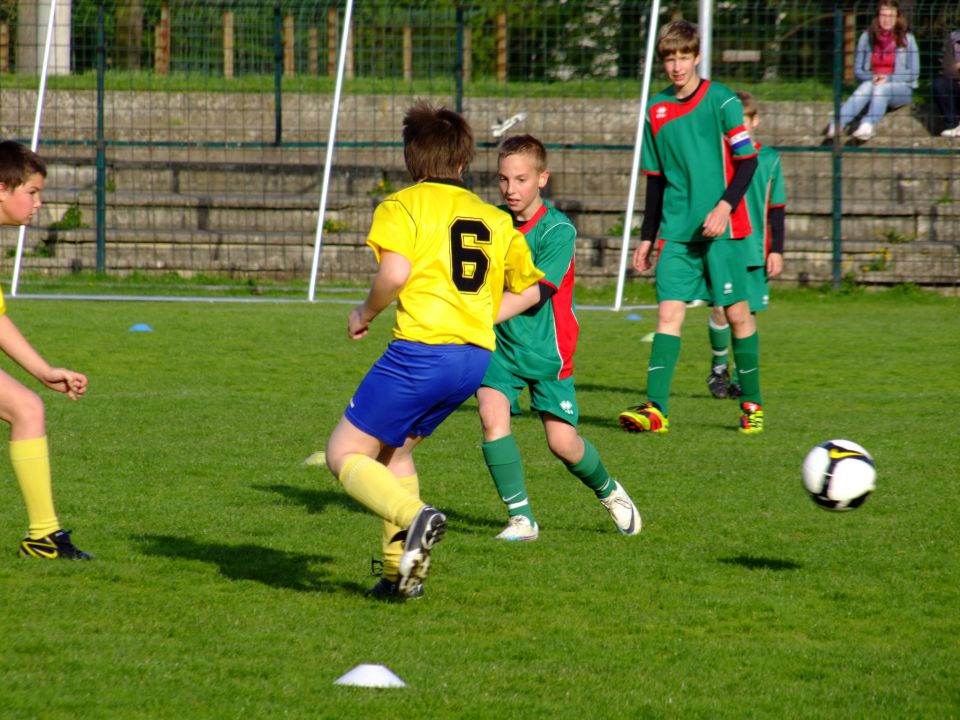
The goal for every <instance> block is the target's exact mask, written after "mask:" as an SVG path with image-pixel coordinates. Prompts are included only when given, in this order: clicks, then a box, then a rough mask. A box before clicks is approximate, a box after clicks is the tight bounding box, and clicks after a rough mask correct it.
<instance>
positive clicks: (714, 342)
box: [707, 317, 731, 368]
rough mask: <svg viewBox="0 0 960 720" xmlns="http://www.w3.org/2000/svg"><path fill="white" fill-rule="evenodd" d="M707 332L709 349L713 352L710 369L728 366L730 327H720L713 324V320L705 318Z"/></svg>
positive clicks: (727, 325)
mask: <svg viewBox="0 0 960 720" xmlns="http://www.w3.org/2000/svg"><path fill="white" fill-rule="evenodd" d="M707 330H708V335H709V336H710V349H711V350H712V351H713V358H712V359H711V361H710V362H711V363H712V365H711V368H712V367H715V366H717V365H729V364H730V353H729V350H728V348H729V347H730V334H731V333H730V325H729V323H728V324H726V325H723V326H722V327H720V326H717V325H714V324H713V318H712V317H710V318H707Z"/></svg>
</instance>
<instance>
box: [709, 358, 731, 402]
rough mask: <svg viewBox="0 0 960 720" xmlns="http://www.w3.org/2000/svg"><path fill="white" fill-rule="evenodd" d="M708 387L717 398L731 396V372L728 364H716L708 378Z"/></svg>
mask: <svg viewBox="0 0 960 720" xmlns="http://www.w3.org/2000/svg"><path fill="white" fill-rule="evenodd" d="M707 387H708V388H709V389H710V394H711V395H713V396H714V397H715V398H718V399H720V398H727V397H730V373H729V371H728V370H727V366H726V365H714V366H713V367H712V368H711V369H710V377H708V378H707Z"/></svg>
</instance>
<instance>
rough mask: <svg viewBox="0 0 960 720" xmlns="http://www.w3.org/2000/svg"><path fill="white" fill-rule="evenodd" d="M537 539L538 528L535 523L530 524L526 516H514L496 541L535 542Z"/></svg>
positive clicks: (538, 535) (538, 534)
mask: <svg viewBox="0 0 960 720" xmlns="http://www.w3.org/2000/svg"><path fill="white" fill-rule="evenodd" d="M538 537H540V527H539V526H538V525H537V524H536V523H535V522H530V518H528V517H527V516H526V515H514V516H513V517H512V518H510V524H509V525H507V526H506V527H505V528H504V529H503V531H502V532H501V533H500V534H499V535H497V540H536V539H537V538H538Z"/></svg>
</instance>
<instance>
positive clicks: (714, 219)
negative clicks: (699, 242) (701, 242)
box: [703, 200, 733, 238]
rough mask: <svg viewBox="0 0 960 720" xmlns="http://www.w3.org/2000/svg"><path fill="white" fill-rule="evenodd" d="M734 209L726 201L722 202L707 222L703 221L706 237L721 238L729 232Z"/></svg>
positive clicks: (712, 211) (711, 212) (708, 217)
mask: <svg viewBox="0 0 960 720" xmlns="http://www.w3.org/2000/svg"><path fill="white" fill-rule="evenodd" d="M731 212H733V208H731V207H730V203H728V202H727V201H726V200H721V201H720V202H718V203H717V206H716V207H715V208H714V209H713V210H711V211H710V214H709V215H707V218H706V220H704V221H703V236H704V237H711V238H714V237H720V236H721V235H723V234H724V233H725V232H726V231H727V225H729V224H730V213H731Z"/></svg>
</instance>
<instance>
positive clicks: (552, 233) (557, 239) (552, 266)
mask: <svg viewBox="0 0 960 720" xmlns="http://www.w3.org/2000/svg"><path fill="white" fill-rule="evenodd" d="M576 245H577V231H576V229H575V228H574V227H573V225H571V224H570V223H568V222H563V223H557V224H556V225H554V226H553V227H552V228H550V229H549V230H547V231H546V233H544V236H543V237H542V238H541V239H540V247H539V248H538V250H537V256H536V257H535V258H534V260H533V262H534V263H535V264H536V266H537V269H538V270H540V271H541V272H542V273H543V280H541V282H545V283H547V284H548V285H550V286H552V287H553V288H554V289H557V288H559V287H560V283H562V282H563V278H564V277H565V276H566V274H567V271H568V270H569V269H570V263H571V261H572V260H573V254H574V252H575V250H576Z"/></svg>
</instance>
